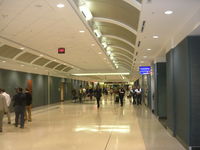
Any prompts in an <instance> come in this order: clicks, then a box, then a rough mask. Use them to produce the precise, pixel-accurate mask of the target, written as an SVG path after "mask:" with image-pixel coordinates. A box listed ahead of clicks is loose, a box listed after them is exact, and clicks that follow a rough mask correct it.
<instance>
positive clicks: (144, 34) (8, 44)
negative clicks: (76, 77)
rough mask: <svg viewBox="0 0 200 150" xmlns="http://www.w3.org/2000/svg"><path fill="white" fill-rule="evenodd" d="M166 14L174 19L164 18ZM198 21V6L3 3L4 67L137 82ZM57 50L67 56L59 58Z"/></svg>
mask: <svg viewBox="0 0 200 150" xmlns="http://www.w3.org/2000/svg"><path fill="white" fill-rule="evenodd" d="M57 4H64V7H63V8H58V7H57ZM85 4H86V6H87V8H88V9H89V10H90V12H91V14H92V16H93V17H92V18H91V19H89V20H86V19H85V17H84V15H83V14H82V13H81V11H80V9H79V8H80V6H82V5H85ZM166 10H172V11H173V14H171V15H165V14H164V12H165V11H166ZM199 18H200V1H199V0H189V1H188V0H167V1H166V0H143V1H142V0H18V1H17V0H0V63H1V64H0V67H1V68H11V69H16V68H17V69H16V70H20V69H21V68H22V67H21V65H22V64H23V65H24V67H23V69H21V70H22V71H29V72H31V69H32V70H34V71H35V70H36V69H35V68H37V70H38V71H36V72H37V73H39V72H42V71H43V70H49V71H51V72H52V73H53V72H56V73H57V74H61V75H65V74H67V75H70V74H74V73H92V72H93V73H95V72H96V73H97V72H129V73H130V76H125V80H126V81H128V80H129V81H130V80H135V79H136V78H138V77H139V74H138V66H139V65H150V64H151V63H152V62H153V61H157V60H159V58H162V57H164V56H165V53H166V52H167V51H168V50H169V49H170V48H172V47H174V46H176V44H178V43H179V42H180V41H181V40H182V39H183V38H184V37H186V36H187V35H189V34H190V32H192V31H193V30H194V29H195V28H196V27H198V26H199V25H200V19H199ZM143 24H144V26H143V31H141V29H142V25H143ZM94 30H98V31H100V32H101V34H102V35H101V37H96V35H95V34H94ZM80 31H84V32H80ZM153 35H158V36H159V38H158V39H153V38H152V37H153ZM102 43H104V44H105V43H106V44H107V47H106V48H105V47H104V46H103V45H102ZM138 43H140V44H139V45H138ZM59 47H64V48H65V49H66V53H65V54H58V53H57V49H58V48H59ZM20 48H23V49H20ZM5 49H6V50H5ZM147 49H151V50H150V51H148V50H147ZM108 51H109V53H108ZM111 57H112V59H111ZM5 61H6V62H7V63H5ZM2 62H3V63H2ZM30 66H32V67H30ZM116 66H118V67H116ZM39 68H40V69H39ZM32 72H33V71H32ZM85 79H88V80H92V81H94V80H96V81H125V80H124V79H123V78H122V77H121V76H97V77H95V78H94V77H89V76H87V77H85Z"/></svg>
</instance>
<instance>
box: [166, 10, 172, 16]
mask: <svg viewBox="0 0 200 150" xmlns="http://www.w3.org/2000/svg"><path fill="white" fill-rule="evenodd" d="M164 13H165V15H171V14H173V11H171V10H167V11H165V12H164Z"/></svg>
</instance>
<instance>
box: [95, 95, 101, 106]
mask: <svg viewBox="0 0 200 150" xmlns="http://www.w3.org/2000/svg"><path fill="white" fill-rule="evenodd" d="M96 99H97V107H98V108H99V107H100V99H101V98H100V97H96Z"/></svg>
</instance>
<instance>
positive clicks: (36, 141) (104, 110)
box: [0, 97, 184, 150]
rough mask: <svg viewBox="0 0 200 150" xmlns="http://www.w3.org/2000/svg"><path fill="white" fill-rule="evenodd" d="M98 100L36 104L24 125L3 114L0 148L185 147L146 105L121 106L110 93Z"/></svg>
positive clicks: (149, 149)
mask: <svg viewBox="0 0 200 150" xmlns="http://www.w3.org/2000/svg"><path fill="white" fill-rule="evenodd" d="M101 103H102V104H101V108H100V109H97V108H96V105H95V102H94V101H86V102H84V103H83V104H79V103H64V104H57V105H50V106H44V107H40V108H37V109H35V110H33V122H31V123H26V125H25V128H24V129H20V128H16V127H14V126H13V125H8V124H7V118H6V116H4V132H3V133H0V150H184V148H183V147H182V146H181V144H179V142H178V141H177V140H176V139H175V138H174V137H172V136H171V135H170V134H169V133H168V132H167V131H166V130H165V129H164V128H163V126H162V125H161V124H160V123H159V122H158V120H157V119H156V118H155V116H154V115H152V113H151V112H150V111H149V110H148V109H147V108H146V107H145V106H133V105H131V104H130V102H129V101H128V100H126V103H125V106H123V107H120V106H119V105H118V104H114V102H113V101H112V100H111V99H110V98H109V97H108V98H107V100H102V102H101Z"/></svg>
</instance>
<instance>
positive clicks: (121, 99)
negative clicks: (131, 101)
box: [119, 96, 124, 106]
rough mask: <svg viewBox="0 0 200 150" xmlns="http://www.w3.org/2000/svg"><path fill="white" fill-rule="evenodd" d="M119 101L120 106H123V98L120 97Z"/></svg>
mask: <svg viewBox="0 0 200 150" xmlns="http://www.w3.org/2000/svg"><path fill="white" fill-rule="evenodd" d="M119 99H120V104H121V106H123V99H124V96H120V97H119Z"/></svg>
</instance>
